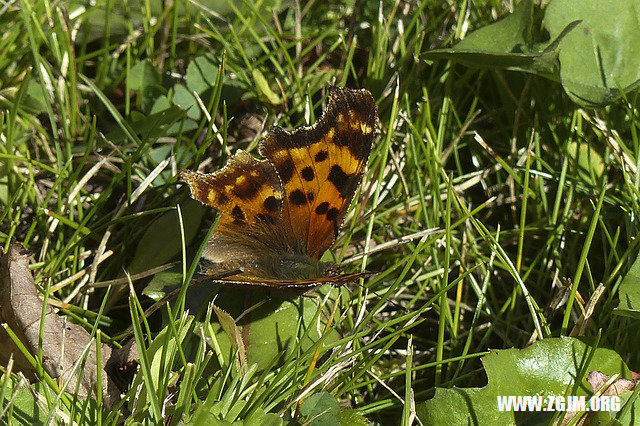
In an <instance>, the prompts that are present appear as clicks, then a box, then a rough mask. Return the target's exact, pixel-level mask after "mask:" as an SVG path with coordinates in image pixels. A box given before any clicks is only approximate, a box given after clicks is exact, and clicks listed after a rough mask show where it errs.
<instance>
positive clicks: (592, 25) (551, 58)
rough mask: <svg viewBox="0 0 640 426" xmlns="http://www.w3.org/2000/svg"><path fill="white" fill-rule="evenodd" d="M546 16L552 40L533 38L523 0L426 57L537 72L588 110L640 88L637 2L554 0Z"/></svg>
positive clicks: (527, 6)
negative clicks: (487, 23) (465, 35)
mask: <svg viewBox="0 0 640 426" xmlns="http://www.w3.org/2000/svg"><path fill="white" fill-rule="evenodd" d="M544 14H545V16H544V20H543V26H544V27H545V28H546V30H548V32H549V35H550V40H551V41H550V42H549V41H545V40H534V39H533V37H532V25H533V20H532V16H533V9H532V2H531V0H523V1H522V2H520V3H519V4H518V5H517V6H516V8H515V10H514V12H513V13H512V14H511V15H509V16H507V17H506V18H503V19H502V20H500V21H498V22H496V23H494V24H491V25H488V26H486V27H484V28H480V29H478V30H476V31H474V32H472V33H471V34H469V35H468V36H467V37H466V38H465V39H464V40H462V41H461V42H460V43H458V44H457V45H455V46H454V47H453V48H450V49H439V50H434V51H431V52H427V53H426V54H425V57H426V58H427V59H438V58H444V59H450V60H454V61H458V62H461V63H464V64H467V65H471V66H481V67H490V68H505V69H509V70H515V71H524V72H529V73H534V74H537V75H540V76H542V77H545V78H548V79H551V80H554V81H558V82H560V83H561V84H562V86H563V88H564V90H565V92H567V94H568V95H569V97H571V99H572V100H573V101H574V102H576V103H578V104H580V105H583V106H587V107H596V106H603V105H607V104H609V103H611V102H613V101H615V100H616V99H617V98H619V97H620V96H621V95H622V94H624V93H629V92H630V91H632V90H634V89H636V88H637V87H639V86H640V79H639V78H640V74H639V72H638V70H640V43H637V42H636V38H637V34H639V33H640V8H638V7H637V1H636V0H620V1H618V0H605V1H600V0H553V1H551V2H550V3H549V5H548V6H547V7H546V9H545V10H544ZM613 22H615V25H612V23H613Z"/></svg>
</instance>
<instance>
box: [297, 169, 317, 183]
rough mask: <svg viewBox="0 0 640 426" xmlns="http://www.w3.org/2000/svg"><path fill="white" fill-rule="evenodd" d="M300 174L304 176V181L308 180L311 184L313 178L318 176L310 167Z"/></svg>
mask: <svg viewBox="0 0 640 426" xmlns="http://www.w3.org/2000/svg"><path fill="white" fill-rule="evenodd" d="M300 174H301V175H302V178H303V179H304V180H306V181H307V182H311V181H312V180H313V178H314V177H315V176H316V174H315V173H313V169H312V168H311V167H309V166H307V167H305V168H304V169H302V171H301V172H300Z"/></svg>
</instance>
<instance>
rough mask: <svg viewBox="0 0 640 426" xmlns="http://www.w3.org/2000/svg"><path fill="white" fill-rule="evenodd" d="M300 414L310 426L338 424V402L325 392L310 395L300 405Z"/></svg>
mask: <svg viewBox="0 0 640 426" xmlns="http://www.w3.org/2000/svg"><path fill="white" fill-rule="evenodd" d="M300 414H301V415H302V416H303V417H304V418H305V419H306V422H305V424H308V425H310V426H334V425H335V426H340V420H339V419H338V416H339V414H340V404H339V403H338V401H337V400H336V399H335V398H334V397H333V396H331V395H330V394H328V393H326V392H319V393H316V394H314V395H311V396H310V397H308V398H307V399H305V401H304V402H303V403H302V405H301V406H300Z"/></svg>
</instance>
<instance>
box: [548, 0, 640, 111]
mask: <svg viewBox="0 0 640 426" xmlns="http://www.w3.org/2000/svg"><path fill="white" fill-rule="evenodd" d="M575 20H581V21H582V22H581V23H580V24H579V25H578V26H577V27H576V29H575V30H574V31H571V32H570V33H569V34H567V35H566V37H565V38H564V39H563V40H562V42H561V43H560V50H559V60H560V79H561V81H562V85H563V86H564V89H565V91H566V92H567V93H568V94H569V96H570V97H571V99H573V100H574V101H575V102H576V103H578V104H583V105H587V106H601V105H606V104H609V103H611V102H613V101H614V100H615V99H617V98H618V97H620V95H621V94H622V93H623V92H629V91H631V90H632V89H634V88H636V87H638V86H639V85H640V80H639V75H638V70H639V69H640V43H637V42H636V41H637V38H638V34H640V8H638V2H637V0H553V1H552V2H551V3H550V4H549V5H548V6H547V9H546V11H545V17H544V21H543V24H544V26H545V27H546V28H547V30H548V31H549V34H550V35H551V37H552V38H553V37H555V36H556V35H558V34H560V32H561V31H562V30H563V28H564V27H566V26H567V25H568V24H569V23H570V22H572V21H575Z"/></svg>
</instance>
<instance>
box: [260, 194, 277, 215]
mask: <svg viewBox="0 0 640 426" xmlns="http://www.w3.org/2000/svg"><path fill="white" fill-rule="evenodd" d="M263 204H264V208H265V209H267V210H268V211H270V212H277V211H279V210H280V200H278V199H277V198H276V197H274V196H273V195H271V196H269V197H267V198H266V199H265V200H264V203H263Z"/></svg>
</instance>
